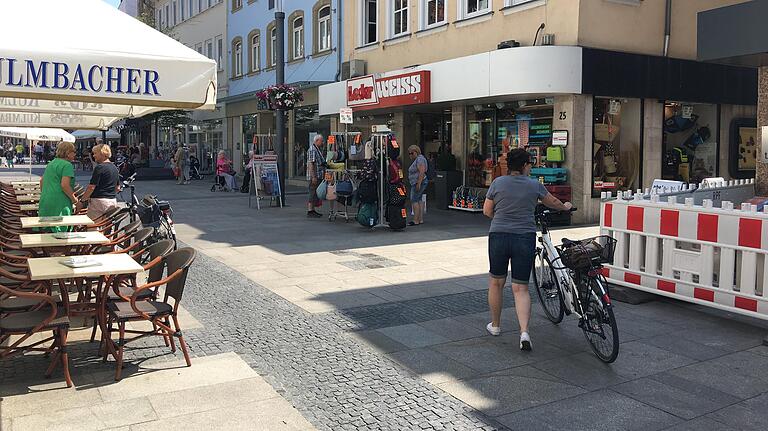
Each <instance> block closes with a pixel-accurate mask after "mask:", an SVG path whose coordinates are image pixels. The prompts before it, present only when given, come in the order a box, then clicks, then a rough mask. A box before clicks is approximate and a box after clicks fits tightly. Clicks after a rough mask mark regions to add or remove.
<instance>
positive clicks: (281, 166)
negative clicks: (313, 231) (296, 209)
mask: <svg viewBox="0 0 768 431" xmlns="http://www.w3.org/2000/svg"><path fill="white" fill-rule="evenodd" d="M275 32H276V33H277V41H276V45H277V46H276V47H275V51H276V52H275V58H276V59H277V64H276V65H275V81H276V82H275V84H277V85H280V84H285V12H284V11H283V1H282V0H275ZM275 114H276V115H277V119H276V124H277V148H276V150H277V170H278V175H279V177H280V202H282V204H283V205H285V186H286V184H285V178H286V175H285V112H284V111H283V109H282V108H278V109H277V110H275Z"/></svg>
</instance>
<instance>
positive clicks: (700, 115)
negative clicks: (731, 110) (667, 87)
mask: <svg viewBox="0 0 768 431" xmlns="http://www.w3.org/2000/svg"><path fill="white" fill-rule="evenodd" d="M718 118H719V109H718V106H717V105H711V104H700V103H685V102H669V101H668V102H666V103H664V125H663V132H664V138H663V147H662V150H663V152H662V160H661V176H662V178H663V179H665V180H675V181H683V182H686V183H699V182H701V181H702V180H703V179H704V178H708V177H716V176H717V175H718V152H719V151H718V149H719V144H718V136H719V126H718V124H719V122H718Z"/></svg>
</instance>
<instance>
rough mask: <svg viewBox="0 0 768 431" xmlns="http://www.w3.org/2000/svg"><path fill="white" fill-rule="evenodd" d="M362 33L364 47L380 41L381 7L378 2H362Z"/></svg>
mask: <svg viewBox="0 0 768 431" xmlns="http://www.w3.org/2000/svg"><path fill="white" fill-rule="evenodd" d="M360 10H361V11H362V14H361V18H362V23H361V24H362V31H361V33H362V34H361V38H360V39H361V41H362V44H363V45H368V44H370V43H375V42H377V41H378V40H379V37H378V33H379V7H378V1H377V0H361V8H360Z"/></svg>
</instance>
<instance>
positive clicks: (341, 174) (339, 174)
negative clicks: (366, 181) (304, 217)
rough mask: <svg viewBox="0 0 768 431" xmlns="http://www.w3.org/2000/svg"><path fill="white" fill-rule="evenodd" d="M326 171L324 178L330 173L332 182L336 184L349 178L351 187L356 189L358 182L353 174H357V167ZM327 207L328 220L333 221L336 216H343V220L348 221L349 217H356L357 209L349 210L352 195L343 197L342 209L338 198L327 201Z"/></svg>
mask: <svg viewBox="0 0 768 431" xmlns="http://www.w3.org/2000/svg"><path fill="white" fill-rule="evenodd" d="M325 172H326V179H327V175H328V174H330V175H332V177H333V182H334V184H338V183H339V182H340V181H344V180H345V179H346V180H349V181H350V182H351V183H352V189H353V190H356V189H357V186H358V184H359V182H358V181H357V180H356V179H355V174H357V172H358V169H328V170H326V171H325ZM328 203H329V205H328V206H329V208H328V221H334V220H336V218H337V217H344V222H349V220H350V219H354V218H355V217H357V211H355V212H354V213H353V212H352V211H350V208H351V207H353V206H352V196H347V197H344V204H343V205H342V206H343V207H344V209H343V210H340V209H339V205H340V204H339V198H338V197H337V198H336V199H334V200H332V201H328Z"/></svg>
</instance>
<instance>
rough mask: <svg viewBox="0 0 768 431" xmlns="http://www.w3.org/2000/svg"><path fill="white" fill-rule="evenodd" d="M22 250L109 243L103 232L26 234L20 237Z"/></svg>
mask: <svg viewBox="0 0 768 431" xmlns="http://www.w3.org/2000/svg"><path fill="white" fill-rule="evenodd" d="M19 241H20V242H21V247H22V248H48V247H78V246H84V245H99V244H106V243H108V242H109V238H107V237H106V236H104V234H103V233H101V232H95V231H86V232H60V233H25V234H20V235H19Z"/></svg>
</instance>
